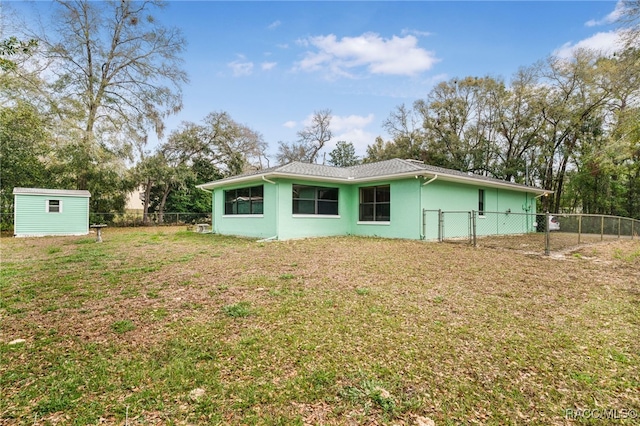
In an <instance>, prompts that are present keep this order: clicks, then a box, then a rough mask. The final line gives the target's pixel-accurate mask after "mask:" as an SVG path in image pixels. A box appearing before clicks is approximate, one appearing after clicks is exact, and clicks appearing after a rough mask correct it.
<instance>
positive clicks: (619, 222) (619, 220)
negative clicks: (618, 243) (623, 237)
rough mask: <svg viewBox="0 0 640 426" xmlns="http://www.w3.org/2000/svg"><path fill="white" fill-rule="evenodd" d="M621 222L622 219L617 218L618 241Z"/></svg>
mask: <svg viewBox="0 0 640 426" xmlns="http://www.w3.org/2000/svg"><path fill="white" fill-rule="evenodd" d="M621 221H622V218H621V217H619V218H618V239H620V225H621Z"/></svg>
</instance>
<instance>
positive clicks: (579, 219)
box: [578, 214, 582, 244]
mask: <svg viewBox="0 0 640 426" xmlns="http://www.w3.org/2000/svg"><path fill="white" fill-rule="evenodd" d="M580 237H582V214H580V216H578V244H580Z"/></svg>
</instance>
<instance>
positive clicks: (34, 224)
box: [13, 188, 91, 237]
mask: <svg viewBox="0 0 640 426" xmlns="http://www.w3.org/2000/svg"><path fill="white" fill-rule="evenodd" d="M13 195H14V222H13V223H14V226H13V233H14V235H15V236H16V237H43V236H47V235H87V234H88V233H89V198H90V197H91V194H90V193H89V191H75V190H66V189H42V188H14V189H13Z"/></svg>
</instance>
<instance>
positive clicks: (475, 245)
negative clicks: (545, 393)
mask: <svg viewBox="0 0 640 426" xmlns="http://www.w3.org/2000/svg"><path fill="white" fill-rule="evenodd" d="M471 227H472V231H473V232H472V234H473V246H474V247H477V242H478V241H477V234H476V211H475V210H471Z"/></svg>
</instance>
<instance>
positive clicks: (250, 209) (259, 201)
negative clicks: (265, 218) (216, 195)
mask: <svg viewBox="0 0 640 426" xmlns="http://www.w3.org/2000/svg"><path fill="white" fill-rule="evenodd" d="M263 194H264V189H263V186H262V185H258V186H252V187H249V188H239V189H232V190H229V191H224V214H225V215H227V214H262V213H263Z"/></svg>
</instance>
